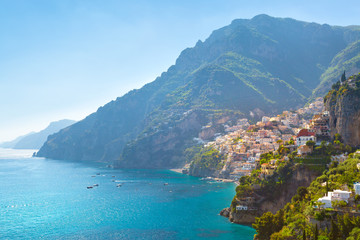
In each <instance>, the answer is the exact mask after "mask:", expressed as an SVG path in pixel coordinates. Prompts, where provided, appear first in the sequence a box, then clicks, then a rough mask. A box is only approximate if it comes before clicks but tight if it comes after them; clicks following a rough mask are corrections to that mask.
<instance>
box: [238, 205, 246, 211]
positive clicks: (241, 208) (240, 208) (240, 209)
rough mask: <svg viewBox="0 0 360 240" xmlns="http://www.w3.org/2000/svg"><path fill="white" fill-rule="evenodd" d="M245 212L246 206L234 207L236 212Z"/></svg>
mask: <svg viewBox="0 0 360 240" xmlns="http://www.w3.org/2000/svg"><path fill="white" fill-rule="evenodd" d="M246 210H248V207H247V206H244V205H237V206H236V211H246Z"/></svg>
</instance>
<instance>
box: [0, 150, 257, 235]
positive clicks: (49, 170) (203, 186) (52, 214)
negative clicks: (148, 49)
mask: <svg viewBox="0 0 360 240" xmlns="http://www.w3.org/2000/svg"><path fill="white" fill-rule="evenodd" d="M30 153H31V152H29V151H9V150H4V149H0V239H244V240H245V239H246V240H248V239H252V238H253V235H254V233H255V232H254V230H253V229H252V228H250V227H246V226H240V225H236V224H232V223H229V222H228V220H227V219H226V218H224V217H221V216H219V215H218V213H219V211H220V210H221V209H222V208H224V207H227V206H228V205H229V203H230V202H231V200H232V198H233V195H234V188H235V187H234V184H232V183H209V182H204V181H200V180H199V179H198V178H194V177H190V176H186V175H182V174H178V173H173V172H170V171H166V170H164V171H159V170H126V171H124V170H117V169H115V170H114V169H109V168H105V167H103V166H102V165H90V164H84V163H75V162H66V161H56V160H48V159H42V158H30V157H24V156H30V155H29V154H30ZM97 174H100V175H97ZM93 176H95V177H93ZM113 176H115V177H113ZM113 180H115V182H114V181H113ZM164 183H168V185H164ZM93 184H99V186H98V187H94V188H93V189H87V186H91V185H93ZM117 184H122V186H121V187H117V186H116V185H117Z"/></svg>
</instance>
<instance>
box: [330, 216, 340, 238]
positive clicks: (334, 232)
mask: <svg viewBox="0 0 360 240" xmlns="http://www.w3.org/2000/svg"><path fill="white" fill-rule="evenodd" d="M339 238H340V230H339V227H338V225H337V224H336V223H335V221H334V220H333V219H332V220H331V227H330V240H337V239H339Z"/></svg>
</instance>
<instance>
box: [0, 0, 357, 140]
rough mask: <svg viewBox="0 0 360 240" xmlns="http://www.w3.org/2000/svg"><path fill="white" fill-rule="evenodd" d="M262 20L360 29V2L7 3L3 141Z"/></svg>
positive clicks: (1, 28)
mask: <svg viewBox="0 0 360 240" xmlns="http://www.w3.org/2000/svg"><path fill="white" fill-rule="evenodd" d="M261 13H266V14H268V15H271V16H275V17H292V18H295V19H299V20H304V21H311V22H318V23H328V24H331V25H341V26H345V25H360V22H359V20H360V16H359V13H360V1H359V0H347V1H339V0H336V1H335V0H311V1H308V0H301V1H300V0H298V1H291V0H278V1H277V0H271V1H270V0H251V1H250V0H248V1H242V0H106V1H104V0H42V1H41V0H0V34H1V35H0V36H1V37H0V112H1V117H0V142H2V141H5V140H11V139H13V138H15V137H17V136H19V135H22V134H25V133H28V132H31V131H38V130H40V129H42V128H45V127H46V126H47V125H48V123H49V122H51V121H56V120H60V119H64V118H68V119H74V120H80V119H82V118H84V117H85V116H87V115H88V114H90V113H92V112H94V111H96V110H97V108H98V107H99V106H102V105H104V104H106V103H107V102H109V101H111V100H113V99H115V98H116V97H118V96H121V95H123V94H125V93H126V92H127V91H129V90H131V89H134V88H139V87H141V86H142V85H144V84H145V83H147V82H150V81H153V80H154V79H155V78H156V77H157V76H159V75H160V74H161V73H162V72H163V71H166V70H167V69H168V67H170V66H171V65H172V64H174V63H175V60H176V58H177V57H178V56H179V54H180V52H181V51H182V50H183V49H185V48H187V47H193V46H194V45H195V43H196V42H197V41H198V40H199V39H201V40H205V39H206V38H207V37H208V36H209V35H210V33H211V32H212V31H213V30H215V29H217V28H220V27H223V26H225V25H228V24H230V23H231V21H232V20H233V19H236V18H252V17H253V16H255V15H257V14H261Z"/></svg>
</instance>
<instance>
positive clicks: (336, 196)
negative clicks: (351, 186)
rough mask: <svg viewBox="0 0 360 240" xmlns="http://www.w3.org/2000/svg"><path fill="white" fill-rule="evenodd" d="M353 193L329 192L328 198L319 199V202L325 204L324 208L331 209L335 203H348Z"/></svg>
mask: <svg viewBox="0 0 360 240" xmlns="http://www.w3.org/2000/svg"><path fill="white" fill-rule="evenodd" d="M350 194H351V192H348V191H342V190H334V191H333V192H328V194H327V196H324V197H322V198H319V199H318V202H321V203H324V206H323V207H324V208H331V207H332V202H333V201H345V202H348V201H349V198H350Z"/></svg>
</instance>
